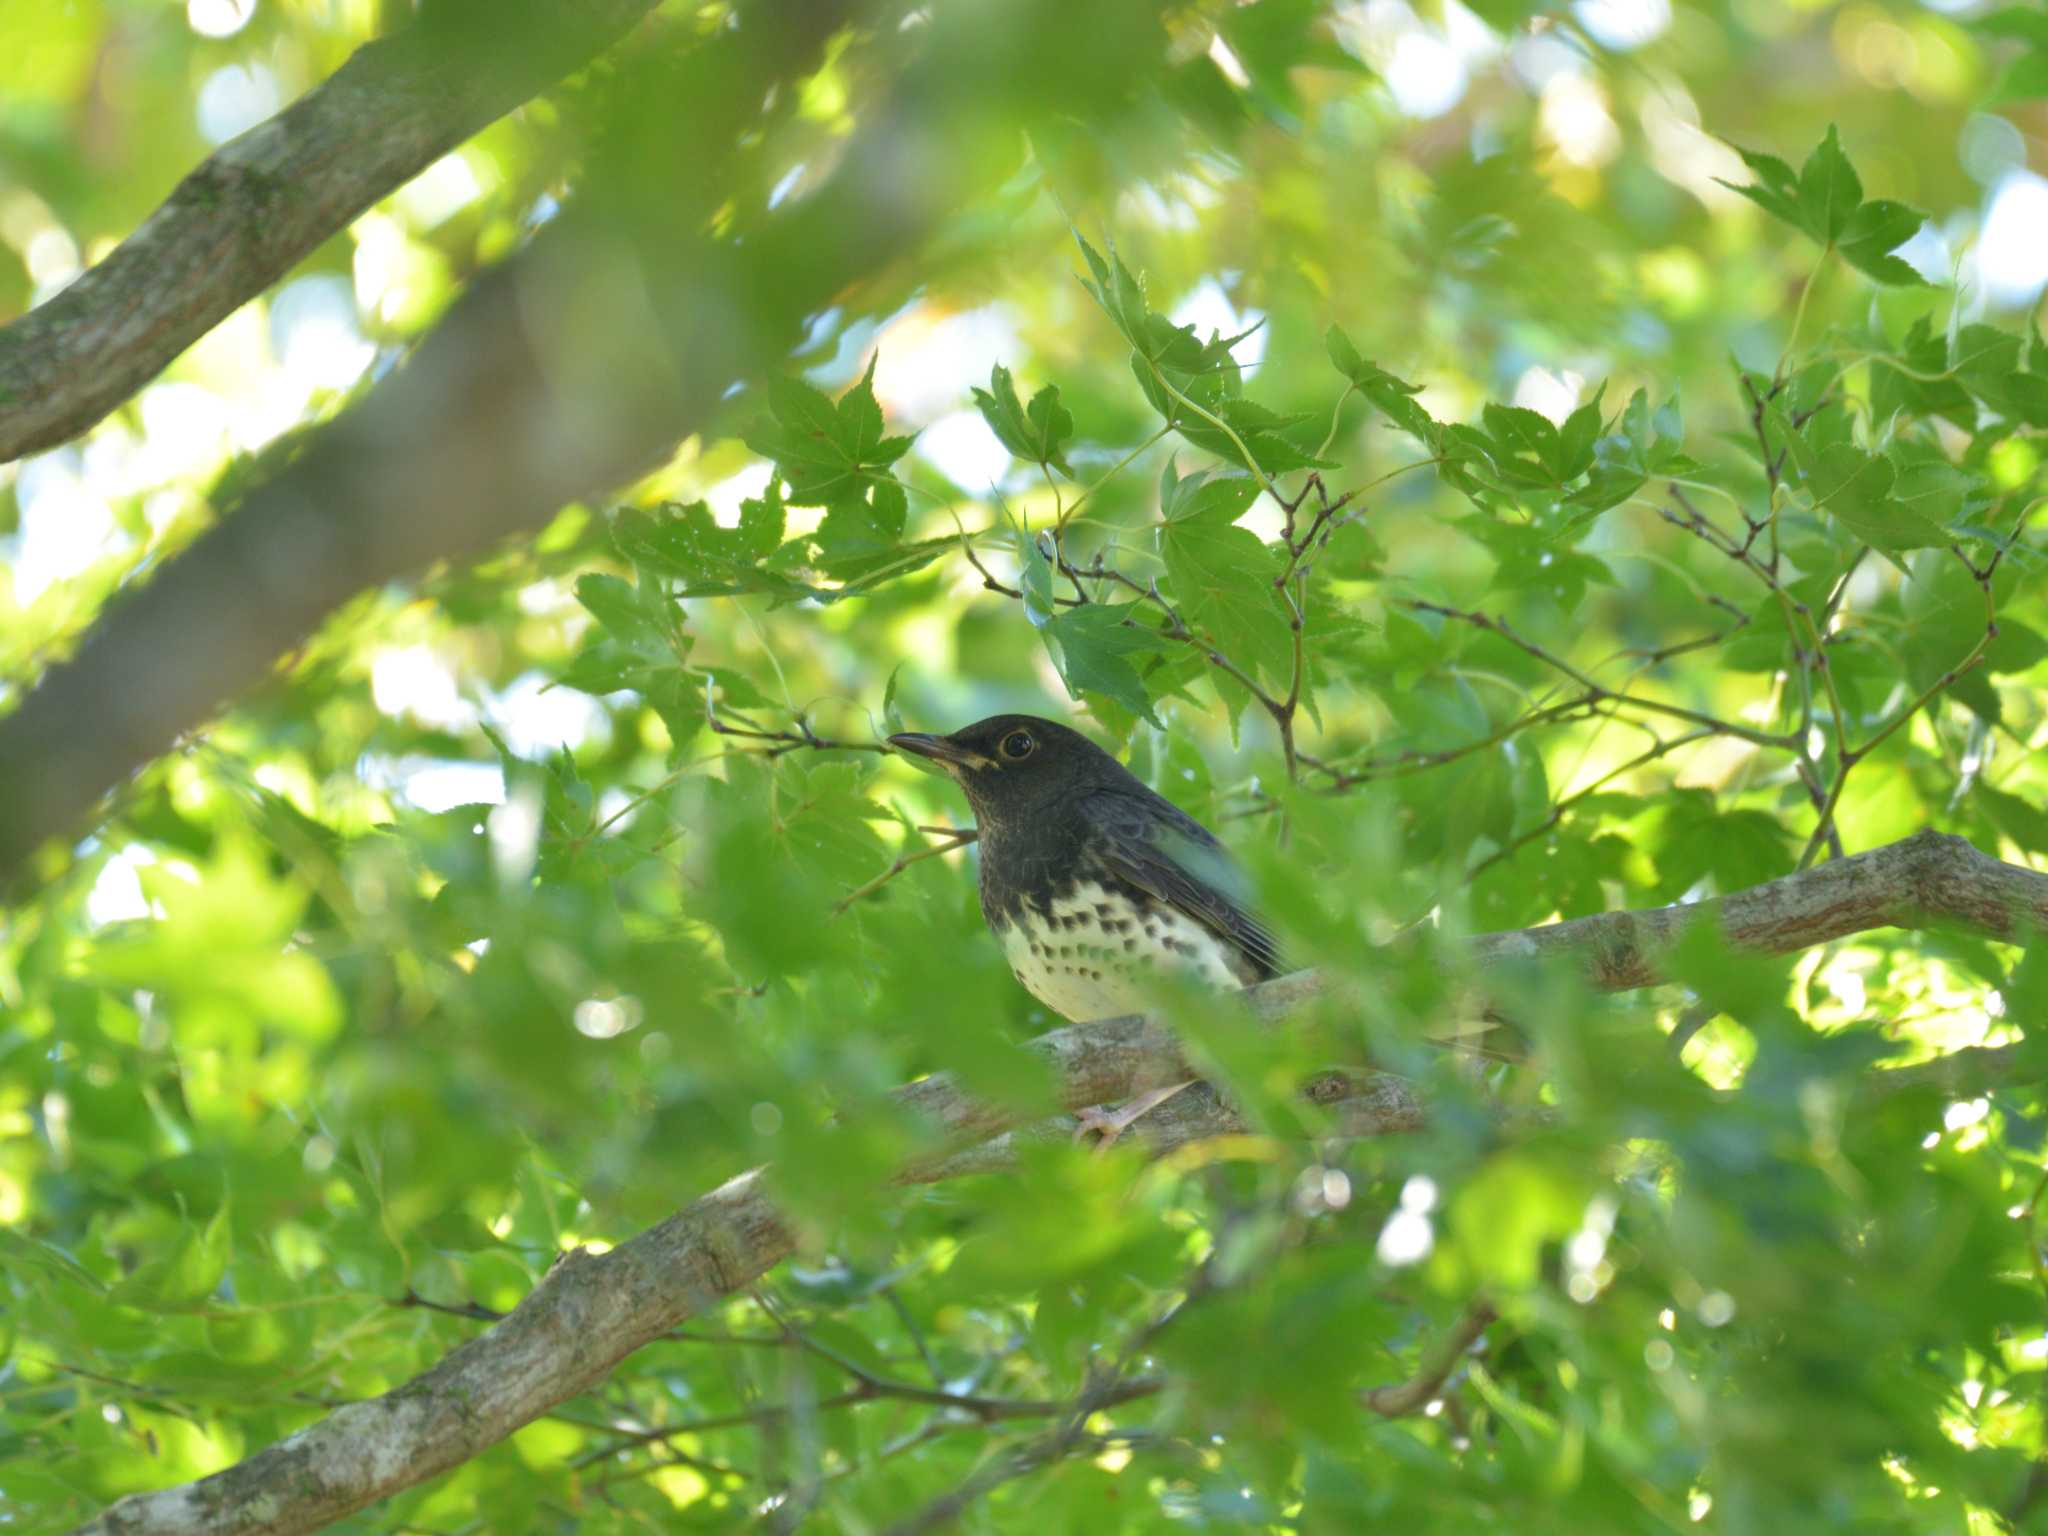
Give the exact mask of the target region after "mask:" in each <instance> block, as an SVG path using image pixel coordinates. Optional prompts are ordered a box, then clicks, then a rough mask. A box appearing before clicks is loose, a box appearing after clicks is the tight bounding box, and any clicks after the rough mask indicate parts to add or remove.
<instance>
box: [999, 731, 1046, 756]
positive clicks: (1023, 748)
mask: <svg viewBox="0 0 2048 1536" xmlns="http://www.w3.org/2000/svg"><path fill="white" fill-rule="evenodd" d="M1037 745H1038V743H1037V742H1035V741H1033V740H1032V739H1031V733H1030V732H1029V731H1012V732H1010V734H1009V735H1007V736H1005V737H1004V738H1003V756H1005V757H1007V758H1009V759H1010V760H1011V761H1012V762H1015V761H1017V760H1018V759H1020V758H1026V757H1029V756H1030V755H1031V749H1032V748H1033V747H1035V746H1037Z"/></svg>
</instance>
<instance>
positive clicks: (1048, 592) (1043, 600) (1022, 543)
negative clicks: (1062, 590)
mask: <svg viewBox="0 0 2048 1536" xmlns="http://www.w3.org/2000/svg"><path fill="white" fill-rule="evenodd" d="M1016 537H1017V584H1018V585H1019V586H1020V587H1022V588H1023V589H1024V617H1025V618H1027V619H1029V620H1030V621H1031V623H1032V626H1033V627H1034V628H1037V629H1043V628H1044V627H1045V626H1046V625H1047V624H1050V623H1051V622H1052V617H1053V615H1054V614H1055V613H1056V612H1058V611H1059V610H1058V605H1057V604H1055V603H1054V601H1053V595H1052V561H1051V560H1049V559H1047V558H1046V553H1045V551H1044V550H1043V549H1042V548H1040V547H1039V543H1038V538H1037V536H1036V535H1035V534H1033V533H1032V532H1031V530H1030V529H1028V528H1019V529H1018V530H1017V535H1016Z"/></svg>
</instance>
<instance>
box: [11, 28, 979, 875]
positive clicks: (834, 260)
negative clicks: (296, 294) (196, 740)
mask: <svg viewBox="0 0 2048 1536" xmlns="http://www.w3.org/2000/svg"><path fill="white" fill-rule="evenodd" d="M769 9H770V10H772V14H764V16H763V17H762V18H761V20H760V21H759V22H758V23H757V24H755V25H752V26H748V27H742V28H737V29H735V28H728V29H725V30H723V31H721V32H720V33H718V34H717V35H716V36H715V37H713V38H711V39H708V40H705V41H703V42H702V43H701V44H700V46H699V49H698V51H697V52H696V53H695V54H692V55H691V56H690V60H691V61H693V62H694V63H695V73H694V74H685V75H684V76H682V77H681V78H680V80H679V83H678V89H682V88H685V87H687V88H689V89H690V90H691V91H692V92H693V93H694V94H693V95H692V96H691V97H690V98H689V110H690V112H691V113H692V114H693V116H692V117H691V119H690V125H691V127H692V128H693V129H694V130H695V131H699V132H702V133H703V134H705V135H706V136H707V137H708V138H709V140H710V144H709V145H699V144H686V145H675V146H672V147H674V148H675V149H676V153H677V158H678V161H679V162H685V161H687V162H689V163H695V161H696V160H697V159H699V158H701V157H702V156H704V155H705V154H706V153H708V151H709V149H710V148H711V147H715V145H716V144H717V143H719V142H724V141H729V140H730V139H731V138H733V137H735V136H737V134H738V133H739V132H740V131H741V130H742V129H743V128H745V127H748V126H751V125H753V124H755V123H756V122H757V121H758V118H759V114H760V112H761V110H762V108H761V103H762V101H763V99H764V95H765V93H766V88H767V86H768V84H770V83H772V82H775V81H778V80H782V79H785V78H788V77H790V76H791V75H793V74H795V73H799V72H801V71H802V70H804V69H805V68H808V67H810V66H811V65H812V64H814V63H815V60H816V58H817V56H818V53H819V50H820V49H821V48H822V46H823V44H824V41H825V39H826V38H828V37H829V36H830V35H831V33H832V32H833V31H834V30H835V29H836V28H837V27H838V26H839V25H840V24H841V23H842V22H843V21H844V19H845V15H846V10H845V6H844V4H843V3H842V0H806V3H804V4H796V5H785V6H777V7H773V8H769ZM785 94H787V93H785ZM924 131H925V125H922V124H907V123H904V122H900V121H895V120H892V119H890V118H889V117H888V115H887V114H886V113H883V114H878V115H877V122H876V124H875V125H874V126H873V127H872V128H871V129H870V130H868V131H867V133H866V136H865V138H864V140H863V146H862V152H861V153H859V154H857V155H856V154H849V156H848V158H847V163H846V165H845V166H843V167H842V169H841V171H840V173H839V175H838V176H837V177H835V178H834V180H833V181H832V182H830V183H828V184H827V185H826V186H825V187H822V188H820V189H819V191H818V192H817V193H816V194H815V195H814V196H812V197H811V198H809V199H806V200H804V201H802V202H800V203H798V204H797V205H795V206H792V207H789V208H786V209H784V210H781V211H779V212H777V213H776V214H775V216H774V217H773V218H772V219H769V220H767V221H766V227H764V228H761V229H758V230H754V231H752V232H751V234H752V240H751V243H750V244H749V246H748V247H747V248H746V249H744V250H742V249H740V248H739V247H738V246H736V245H735V244H734V243H733V242H731V241H727V240H720V239H715V238H712V237H709V236H707V235H705V234H703V233H702V232H701V230H700V229H699V228H698V227H697V225H696V224H695V222H694V221H693V220H692V217H691V215H692V212H693V211H695V210H696V209H697V207H698V200H693V198H694V196H695V194H698V193H701V194H703V195H704V197H705V198H708V197H709V196H711V195H713V194H715V193H716V192H717V191H718V189H717V187H716V186H715V185H714V186H704V187H697V188H695V189H694V190H693V189H690V188H683V189H678V188H675V187H668V188H666V189H657V188H652V187H650V188H647V189H645V193H646V196H645V201H646V203H647V204H648V205H649V207H650V209H651V211H648V212H646V214H645V215H644V218H645V222H642V223H639V224H635V223H633V222H632V213H631V210H630V209H628V210H627V211H626V212H621V210H620V207H619V206H618V203H619V202H620V200H621V199H622V197H623V193H622V191H621V187H620V185H619V178H621V177H623V175H624V170H625V168H620V167H615V168H613V169H614V170H615V171H616V172H617V173H618V174H617V176H615V177H614V178H613V179H612V180H609V181H607V180H604V179H602V178H597V185H596V190H594V191H593V192H592V193H591V195H590V197H589V198H588V199H587V203H588V206H586V207H584V208H582V209H580V210H572V211H571V212H569V213H565V214H563V215H561V216H560V217H558V218H557V219H556V220H555V221H554V223H552V224H551V225H549V226H548V227H547V229H545V230H544V231H542V233H541V235H540V236H539V237H538V238H537V239H536V240H535V242H534V243H533V245H532V246H530V247H529V248H528V249H526V250H525V251H523V252H521V253H520V254H519V255H518V256H516V257H514V258H512V259H511V260H509V261H507V262H505V263H504V264H503V265H502V266H500V267H499V268H497V269H495V270H493V271H492V272H490V273H488V274H486V276H485V277H483V278H482V279H481V280H479V281H478V282H477V283H475V284H474V285H473V286H472V287H471V289H470V290H469V292H468V293H467V294H465V295H464V297H463V299H462V300H461V301H460V302H459V303H458V304H457V305H456V306H455V308H454V309H453V310H452V311H451V312H450V313H449V315H448V316H447V317H446V318H445V319H444V320H443V321H442V322H441V324H440V325H439V326H438V327H437V328H436V329H435V331H434V332H433V333H432V334H431V335H430V336H429V337H428V338H427V339H426V340H425V341H424V342H423V343H422V344H421V345H420V347H419V349H418V351H417V352H416V353H415V355H414V356H413V357H412V358H411V359H410V361H409V362H408V363H407V364H406V365H405V366H404V367H402V368H400V369H399V370H397V371H396V372H394V373H393V374H392V375H391V376H390V377H388V378H386V379H384V380H383V381H382V382H381V383H379V384H378V385H377V386H376V387H375V388H374V389H373V390H372V391H371V393H370V394H369V396H368V397H367V398H366V399H365V400H364V401H363V402H362V403H361V404H360V405H358V406H357V407H356V408H354V409H353V410H350V411H349V412H347V413H346V414H345V415H343V416H342V417H340V418H339V419H337V420H336V421H334V422H333V423H331V424H330V425H328V426H326V427H324V428H322V429H320V430H319V431H318V432H316V433H315V434H313V435H312V437H311V439H310V441H309V442H308V444H307V446H306V448H305V449H304V451H303V452H302V453H301V454H300V455H299V457H298V458H296V459H295V460H293V461H292V462H291V463H289V464H288V465H286V466H285V467H284V468H282V469H280V470H279V471H277V473H276V474H275V475H274V476H273V477H272V478H271V479H270V480H269V481H268V482H267V483H265V484H263V485H262V486H260V487H258V488H257V489H256V490H255V491H253V492H252V493H251V494H250V495H249V496H248V497H246V498H245V499H244V500H243V502H242V503H241V505H240V506H238V507H236V508H235V509H234V510H233V511H232V512H231V513H229V514H228V515H227V516H226V517H225V518H224V519H223V520H222V521H221V523H220V524H219V525H218V526H216V527H215V528H213V529H212V530H211V531H209V532H208V533H206V534H205V535H204V536H203V537H201V538H200V539H199V540H198V541H197V542H196V543H194V544H193V546H192V547H191V548H190V549H188V550H186V551H185V552H184V553H183V554H182V555H180V556H178V557H177V558H176V559H174V560H172V561H170V562H169V563H168V564H167V565H165V567H164V568H163V569H162V570H160V571H158V572H157V573H156V574H155V576H154V577H153V578H152V579H151V580H149V581H148V582H147V584H145V585H142V586H140V588H139V589H138V590H136V591H134V592H133V593H132V594H130V595H127V596H125V597H123V598H122V599H120V600H119V601H117V602H116V603H115V604H114V605H113V606H111V607H110V608H109V609H108V611H107V612H106V613H105V614H103V615H102V616H101V617H100V619H99V620H98V622H97V623H96V624H95V625H94V626H93V629H92V631H91V632H90V634H89V635H88V636H87V638H86V641H85V643H84V644H83V646H82V647H81V648H80V650H79V652H78V654H77V656H76V657H75V658H74V659H72V660H71V661H69V662H66V663H63V664H61V665H58V666H53V667H52V668H50V669H49V671H48V672H47V673H46V674H45V675H44V677H43V678H42V679H41V681H40V682H39V683H38V684H37V686H36V689H35V691H34V692H33V693H32V694H30V695H29V696H28V697H27V698H26V699H25V700H24V701H23V702H22V705H21V707H20V708H19V709H18V710H17V711H15V713H14V714H12V715H11V716H9V717H7V718H6V719H4V720H0V881H4V880H6V879H7V878H9V877H10V876H12V875H14V874H16V873H18V872H19V870H20V868H21V866H22V864H23V862H24V860H25V859H26V857H27V855H28V854H29V853H30V852H31V851H32V850H33V849H34V848H35V847H37V846H38V845H39V844H40V843H41V842H42V841H43V840H44V839H46V838H49V837H51V836H53V835H56V834H60V833H63V832H67V831H70V830H71V829H72V828H73V827H74V826H75V824H76V823H77V822H78V820H79V819H80V817H81V816H82V815H83V814H84V813H85V812H86V811H87V810H88V808H90V807H91V806H92V804H93V803H94V802H95V800H97V799H98V797H99V796H100V795H102V794H104V793H105V792H106V791H107V790H109V789H111V788H114V787H115V786H117V785H118V784H120V783H121V782H122V780H123V779H125V778H126V777H127V776H128V775H129V774H130V773H132V772H133V771H134V770H135V769H137V768H138V767H140V766H141V765H142V764H144V763H146V762H148V761H149V760H150V759H151V758H153V757H155V756H157V755H158V754H160V753H161V752H163V751H164V750H166V749H167V748H169V747H170V746H171V745H172V744H173V743H174V742H175V740H176V738H177V737H178V736H179V735H180V734H181V733H183V732H185V731H188V730H191V729H193V728H194V727H196V726H199V725H201V724H203V723H204V722H205V721H206V720H207V719H208V718H209V717H210V716H211V715H212V714H213V713H214V712H215V711H216V710H217V709H218V708H219V707H220V705H221V703H222V702H223V701H224V700H225V699H227V698H229V697H231V696H233V695H236V694H239V693H242V692H244V691H246V690H247V689H248V688H250V687H251V686H253V685H254V684H256V683H257V682H258V681H260V680H261V679H262V678H264V677H265V676H266V675H267V674H268V673H269V672H270V669H271V668H272V666H273V664H274V663H275V662H276V660H277V658H278V657H279V656H280V655H281V654H283V653H284V652H286V651H287V650H288V649H289V648H290V647H291V646H293V645H294V644H296V643H297V642H299V641H300V640H301V639H302V638H303V637H304V636H305V635H306V634H308V633H309V632H310V631H311V630H312V629H313V628H314V626H316V625H317V624H318V623H319V622H320V621H321V620H322V619H324V618H325V617H326V616H327V615H328V614H329V613H331V612H332V611H333V610H334V609H335V608H337V607H339V606H340V605H341V604H342V603H344V602H346V601H347V600H348V599H349V598H350V597H352V596H354V595H355V594H356V593H358V592H360V591H362V590H364V589H365V588H370V587H375V586H377V585H380V584H382V583H384V582H387V581H390V580H393V579H396V578H398V577H402V576H405V575H408V574H411V573H413V572H416V571H418V570H420V569H422V568H423V567H425V566H427V565H429V564H430V563H432V562H433V561H435V560H439V559H449V558H460V557H462V556H465V555H469V554H473V553H476V552H477V551H479V550H481V549H483V548H484V547H486V546H487V545H489V544H490V543H491V542H492V541H493V540H496V539H499V538H502V537H504V536H505V535H507V534H512V533H517V532H520V531H524V530H529V529H532V528H536V527H538V526H540V525H541V524H543V523H544V522H545V521H546V520H547V519H548V518H550V517H552V516H553V515H554V514H555V513H556V512H557V511H558V510H559V509H560V508H561V506H562V505H563V504H564V503H565V502H568V501H572V500H574V499H576V498H578V497H582V496H588V495H592V494H596V493H599V492H602V491H603V490H604V489H606V488H607V487H609V486H612V485H616V484H618V483H619V482H621V481H622V480H626V479H628V478H630V477H631V476H632V475H633V474H634V473H636V472H637V471H638V470H640V469H642V468H643V467H645V466H646V465H647V464H649V463H650V462H652V461H653V460H654V459H655V458H656V457H657V456H658V455H659V454H660V453H661V452H662V451H664V450H665V449H666V448H667V447H668V446H670V445H671V444H672V443H673V442H674V441H675V439H676V438H677V437H678V436H679V435H681V434H682V433H683V432H685V431H687V430H689V429H690V428H691V427H693V426H697V425H701V424H703V422H704V420H705V419H706V418H707V417H708V416H709V414H710V413H711V412H712V411H713V410H715V409H716V407H717V405H718V402H719V401H720V399H721V398H722V397H723V396H724V395H725V394H727V393H728V391H729V390H730V388H731V387H732V386H733V384H734V383H736V382H738V381H740V380H743V379H746V378H748V377H750V376H755V375H757V374H758V373H759V372H760V371H761V370H762V369H764V368H767V367H770V366H773V365H775V364H776V363H778V362H779V360H780V359H781V357H782V356H783V355H784V354H785V352H786V351H787V349H788V347H789V346H790V345H791V344H792V343H793V341H794V340H795V338H796V337H797V336H799V335H800V334H801V323H802V317H803V316H804V315H805V314H806V313H808V312H810V311H812V310H814V309H816V308H818V307H820V306H821V305H822V304H823V303H824V302H825V301H826V300H827V299H828V298H829V297H831V296H833V295H835V294H837V293H839V292H841V291H842V290H843V289H845V288H846V287H847V286H848V285H849V284H852V283H854V282H857V281H859V280H861V279H864V278H866V277H868V276H870V275H871V274H872V273H873V272H874V271H875V269H876V268H877V267H878V266H879V265H880V264H881V263H882V262H883V261H885V260H887V259H888V258H890V257H892V256H894V255H895V254H897V253H898V252H900V250H901V249H902V248H903V246H904V244H905V243H906V242H909V241H911V240H913V239H915V238H916V237H917V236H918V235H919V234H920V233H921V232H922V231H923V229H924V228H925V227H926V226H927V221H928V220H929V219H931V218H932V217H934V216H935V214H936V210H937V209H938V207H939V206H941V202H942V200H943V199H944V198H945V197H946V196H947V195H948V191H947V188H946V187H945V186H944V185H943V184H941V183H939V182H938V181H936V180H935V181H933V182H931V183H922V182H920V183H918V184H916V185H914V186H898V185H895V184H894V183H893V182H891V183H890V184H889V185H886V186H877V185H876V179H877V178H878V177H879V178H887V177H888V176H889V175H890V174H891V173H890V170H889V168H890V167H891V166H893V165H894V164H895V163H896V161H895V155H896V154H902V153H911V152H913V151H918V152H921V151H922V150H923V149H924V148H925V147H927V146H924V145H923V143H922V140H921V137H920V135H921V134H922V133H923V132H924ZM931 131H934V132H935V131H937V130H936V129H935V128H934V129H932V130H931ZM906 141H910V142H908V143H906ZM892 152H893V153H892ZM855 209H860V210H862V212H861V216H860V217H859V218H858V219H855V218H854V216H853V210H855ZM703 211H704V212H705V214H706V216H707V217H708V212H709V210H708V209H705V210H703ZM677 222H680V223H681V224H682V226H683V227H682V228H680V229H678V228H676V227H675V225H676V223H677ZM849 225H851V226H854V227H855V230H856V232H855V233H853V234H842V233H840V231H841V230H842V229H843V228H844V227H846V226H849ZM564 316H570V317H573V319H564V318H563V317H564Z"/></svg>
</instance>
